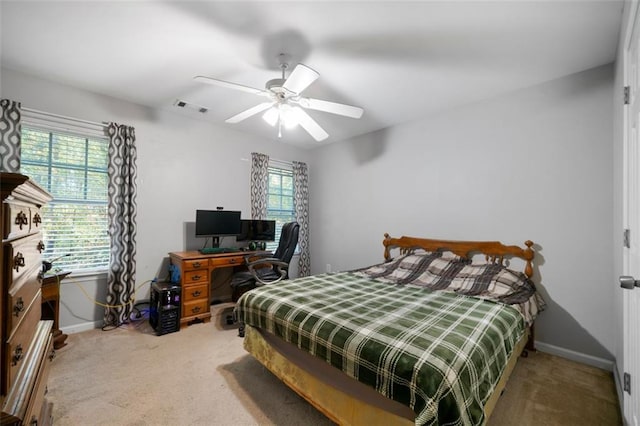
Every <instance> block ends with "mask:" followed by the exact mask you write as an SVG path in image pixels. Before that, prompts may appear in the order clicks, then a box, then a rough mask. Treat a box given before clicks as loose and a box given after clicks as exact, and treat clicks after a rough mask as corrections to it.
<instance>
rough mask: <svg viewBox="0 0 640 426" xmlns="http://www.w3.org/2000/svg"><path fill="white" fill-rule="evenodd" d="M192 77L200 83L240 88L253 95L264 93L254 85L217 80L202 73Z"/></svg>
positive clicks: (264, 91)
mask: <svg viewBox="0 0 640 426" xmlns="http://www.w3.org/2000/svg"><path fill="white" fill-rule="evenodd" d="M193 79H194V80H195V81H198V82H200V83H206V84H211V85H213V86H220V87H226V88H227V89H235V90H241V91H243V92H247V93H253V94H254V95H262V94H265V93H266V90H262V89H256V88H255V87H249V86H244V85H242V84H238V83H231V82H229V81H224V80H218V79H217V78H211V77H205V76H203V75H198V76H196V77H193Z"/></svg>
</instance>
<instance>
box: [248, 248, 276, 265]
mask: <svg viewBox="0 0 640 426" xmlns="http://www.w3.org/2000/svg"><path fill="white" fill-rule="evenodd" d="M271 256H273V253H271V252H270V251H260V252H255V253H251V254H247V255H245V256H244V263H246V264H249V263H250V262H251V261H252V259H254V260H255V259H256V258H259V259H264V258H267V257H271Z"/></svg>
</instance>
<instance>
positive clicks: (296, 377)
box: [244, 326, 528, 426]
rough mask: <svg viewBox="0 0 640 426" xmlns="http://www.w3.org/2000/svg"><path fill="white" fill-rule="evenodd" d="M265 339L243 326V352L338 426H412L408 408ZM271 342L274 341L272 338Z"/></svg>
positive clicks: (496, 394)
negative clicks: (332, 374) (247, 353)
mask: <svg viewBox="0 0 640 426" xmlns="http://www.w3.org/2000/svg"><path fill="white" fill-rule="evenodd" d="M265 336H266V337H267V338H266V339H265ZM527 338H528V335H527V334H525V335H524V336H523V337H522V338H521V339H520V341H519V342H518V343H517V345H516V347H515V348H514V351H513V353H512V355H511V357H510V358H509V361H508V363H507V366H506V368H505V371H504V372H503V373H502V376H501V378H500V380H499V382H498V384H497V385H496V388H495V389H494V391H493V393H492V394H491V396H490V397H489V399H488V400H487V402H486V403H485V406H484V410H485V419H488V418H489V416H490V415H491V413H492V412H493V409H494V407H495V406H496V403H497V402H498V399H499V398H500V395H501V394H502V391H503V390H504V388H505V386H506V384H507V381H508V380H509V376H510V375H511V373H512V371H513V369H514V368H515V365H516V362H517V360H518V357H519V356H520V354H521V353H522V351H523V350H524V347H525V345H526V342H527ZM268 339H269V336H268V335H265V334H264V332H262V331H260V330H258V329H256V328H254V327H251V326H247V327H246V335H245V338H244V348H245V350H246V351H247V352H249V353H250V354H251V355H252V356H253V357H254V358H256V359H257V360H258V361H259V362H260V363H261V364H262V365H264V366H265V367H266V368H267V369H268V370H269V371H271V372H272V373H273V374H274V375H275V376H276V377H278V378H279V379H280V380H282V381H283V382H284V383H285V384H286V385H287V386H289V387H290V388H291V389H292V390H293V391H295V392H296V393H297V394H298V395H300V396H301V397H302V398H304V399H305V400H307V401H308V402H309V403H310V404H311V405H313V406H314V407H315V408H317V409H318V410H319V411H320V412H322V413H323V414H325V415H326V416H327V417H328V418H330V419H331V420H333V421H334V422H336V423H338V424H340V425H381V426H383V425H413V424H414V418H415V416H414V414H413V412H412V411H411V410H410V409H409V407H405V406H403V405H401V404H399V403H397V402H395V401H391V400H389V399H387V398H385V397H384V396H382V395H380V394H378V393H377V392H375V390H373V389H372V388H369V387H367V386H366V385H363V384H362V383H359V382H357V381H356V380H354V379H352V378H351V377H348V376H347V375H345V374H343V373H342V372H341V371H339V370H337V369H335V368H333V367H331V366H329V365H328V364H325V365H324V366H325V367H327V368H329V369H333V370H335V372H336V373H337V374H338V375H341V376H342V377H341V378H340V379H336V378H335V377H329V375H328V374H324V373H326V371H325V370H324V369H323V367H322V364H324V363H323V361H321V360H318V359H314V360H313V361H317V362H318V363H320V364H315V363H313V361H312V360H309V359H307V358H306V357H311V355H309V354H307V353H305V352H302V351H300V350H299V349H298V348H296V347H295V346H293V345H291V344H289V343H286V342H284V341H283V342H281V343H282V344H283V345H285V346H281V347H280V348H276V347H275V346H274V345H273V344H271V343H270V342H269V341H268ZM272 339H277V337H275V336H273V337H272ZM296 351H297V352H299V353H298V354H297V355H300V356H301V357H302V359H300V358H298V357H297V355H296V357H293V356H292V354H293V353H294V352H296ZM287 353H288V354H287ZM294 358H295V359H294ZM309 363H312V365H310V364H309ZM310 367H311V368H310ZM336 377H337V376H336ZM360 387H364V388H366V389H362V388H360ZM371 392H373V393H374V394H375V396H374V395H373V394H371ZM360 393H362V394H360ZM359 394H360V395H359ZM381 407H385V408H386V409H383V408H381Z"/></svg>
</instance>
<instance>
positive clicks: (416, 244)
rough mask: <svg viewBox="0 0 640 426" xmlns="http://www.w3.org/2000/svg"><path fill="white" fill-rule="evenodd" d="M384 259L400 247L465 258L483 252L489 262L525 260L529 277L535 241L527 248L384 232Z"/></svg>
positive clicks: (488, 242) (490, 242)
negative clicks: (447, 252) (511, 259)
mask: <svg viewBox="0 0 640 426" xmlns="http://www.w3.org/2000/svg"><path fill="white" fill-rule="evenodd" d="M382 244H384V259H385V260H386V261H389V260H391V250H392V249H396V248H397V249H399V250H400V254H407V253H410V252H411V251H412V250H415V249H424V250H426V251H450V252H452V253H455V254H457V255H458V256H460V257H462V258H464V259H470V258H471V256H473V255H474V254H476V253H480V254H483V255H484V256H485V259H486V260H487V262H491V263H499V264H501V265H504V260H505V258H509V257H518V258H520V259H523V260H525V262H526V265H525V268H524V274H525V275H526V276H527V278H531V277H532V276H533V264H532V261H533V257H534V254H535V253H534V251H533V249H532V248H531V247H532V246H533V241H530V240H527V241H525V242H524V245H525V246H526V247H527V248H522V247H518V246H507V245H504V244H502V243H501V242H499V241H449V240H432V239H427V238H415V237H405V236H402V237H400V238H391V236H389V234H387V233H385V234H384V240H383V241H382Z"/></svg>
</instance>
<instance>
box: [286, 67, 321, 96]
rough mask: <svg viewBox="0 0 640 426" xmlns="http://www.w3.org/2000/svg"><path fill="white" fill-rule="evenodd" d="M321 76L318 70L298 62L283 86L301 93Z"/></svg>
mask: <svg viewBox="0 0 640 426" xmlns="http://www.w3.org/2000/svg"><path fill="white" fill-rule="evenodd" d="M318 77H320V74H318V73H317V72H316V71H314V70H312V69H311V68H309V67H308V66H306V65H303V64H298V65H296V67H295V68H294V69H293V71H292V72H291V74H290V75H289V78H287V80H286V81H285V82H284V84H283V85H282V87H284V88H285V89H287V90H289V91H290V92H293V93H300V92H302V91H303V90H304V89H306V88H307V87H309V86H310V85H311V83H313V82H314V81H316V80H317V79H318Z"/></svg>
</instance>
